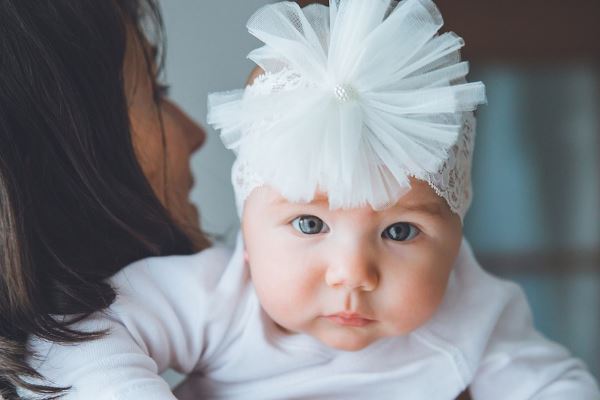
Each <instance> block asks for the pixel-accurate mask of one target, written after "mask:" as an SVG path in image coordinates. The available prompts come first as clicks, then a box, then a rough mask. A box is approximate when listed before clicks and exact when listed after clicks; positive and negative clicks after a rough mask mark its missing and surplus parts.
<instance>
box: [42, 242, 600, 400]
mask: <svg viewBox="0 0 600 400" xmlns="http://www.w3.org/2000/svg"><path fill="white" fill-rule="evenodd" d="M111 284H112V285H114V287H115V289H116V290H117V292H118V297H117V300H116V301H115V303H114V304H113V305H112V306H111V307H110V308H109V309H108V311H106V312H105V313H96V314H94V315H93V316H92V317H90V318H88V319H87V320H86V321H84V322H82V323H79V324H77V325H76V326H75V327H76V328H77V329H83V330H94V331H97V330H102V329H108V330H109V331H110V333H109V334H108V335H107V336H105V337H103V338H102V339H99V340H96V341H91V342H85V343H83V344H80V345H69V346H64V345H57V344H50V343H48V342H45V341H40V340H32V341H31V345H32V347H33V349H35V350H36V351H37V352H38V353H39V355H40V356H41V357H42V361H36V360H32V361H31V364H32V365H33V366H34V367H36V368H38V370H39V371H40V372H41V373H42V374H43V375H45V376H46V377H47V378H48V379H50V380H51V381H52V382H53V383H54V384H56V385H59V386H72V389H71V391H70V392H69V394H68V395H67V396H66V397H65V399H69V400H70V399H85V400H109V399H111V400H116V399H120V400H167V399H175V397H174V395H173V394H172V393H171V391H170V389H169V386H168V385H167V384H166V383H165V382H164V381H163V380H162V379H161V378H160V376H159V374H160V373H161V372H162V371H164V370H165V369H167V368H174V369H176V370H178V371H181V372H184V373H194V374H195V375H194V378H193V379H194V380H193V385H194V386H195V387H196V388H197V397H196V398H197V399H216V398H219V399H221V398H223V399H252V400H266V399H378V400H381V399H407V400H421V399H422V400H438V399H439V400H450V399H454V398H456V396H457V395H458V394H459V393H460V392H462V391H463V390H464V389H465V388H466V387H467V386H468V387H470V390H471V393H472V396H473V398H474V399H475V400H479V399H481V400H496V399H498V400H500V399H502V400H506V399H510V400H525V399H536V400H541V399H543V400H565V399H569V400H571V399H572V400H598V399H600V392H599V390H598V387H597V384H596V383H595V381H594V378H593V377H592V376H591V374H590V373H589V372H588V371H587V370H586V369H585V366H584V365H583V364H582V363H581V362H580V361H578V360H577V359H574V358H572V357H571V355H570V354H569V353H568V352H567V351H566V350H565V349H564V348H563V347H561V346H559V345H557V344H555V343H553V342H550V341H548V340H547V339H545V338H544V337H542V336H541V335H540V334H539V333H538V332H536V331H535V329H534V328H533V325H532V319H531V313H530V310H529V307H528V305H527V302H526V300H525V297H524V295H523V293H522V291H521V290H520V289H519V288H518V287H517V285H515V284H513V283H509V282H506V281H503V280H500V279H498V278H495V277H493V276H491V275H489V274H488V273H486V272H485V271H483V270H482V269H481V268H480V267H479V265H478V264H477V262H476V261H475V259H474V257H473V254H472V252H471V249H470V248H469V245H468V244H467V243H466V241H463V244H462V247H461V250H460V255H459V257H458V259H457V262H456V265H455V268H454V270H453V272H452V275H451V278H450V282H449V286H448V290H447V293H446V296H445V299H444V302H443V304H442V306H441V308H440V309H439V310H438V312H437V313H436V314H435V316H434V317H433V318H432V319H431V320H430V321H429V322H428V323H426V324H425V325H424V326H422V327H421V328H419V329H417V330H416V331H414V332H413V333H411V334H409V335H408V336H403V337H395V338H388V339H382V340H380V341H377V342H375V343H374V344H372V345H370V346H368V347H367V348H365V349H363V350H361V351H357V352H344V351H338V350H334V349H331V348H328V347H326V346H325V345H323V344H321V343H320V342H318V341H317V340H316V339H314V338H312V337H310V336H307V335H302V334H296V335H286V334H284V333H282V332H281V331H280V330H279V329H277V328H276V327H275V326H274V324H273V322H272V321H271V320H270V319H269V318H268V316H266V315H265V313H264V312H263V311H262V309H261V306H260V304H259V302H258V299H257V296H256V294H255V291H254V288H253V286H252V283H251V281H250V278H249V275H248V272H247V268H245V264H244V259H243V249H242V244H241V240H240V241H239V243H238V246H237V249H236V250H235V252H234V254H233V256H231V254H230V252H228V251H227V250H225V249H223V248H212V249H208V250H205V251H203V252H201V253H198V254H196V255H193V256H173V257H161V258H150V259H145V260H142V261H139V262H136V263H133V264H132V265H130V266H128V267H127V268H125V269H124V270H122V271H121V272H120V273H118V274H117V275H116V276H115V277H114V278H112V279H111Z"/></svg>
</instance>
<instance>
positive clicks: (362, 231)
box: [242, 181, 462, 351]
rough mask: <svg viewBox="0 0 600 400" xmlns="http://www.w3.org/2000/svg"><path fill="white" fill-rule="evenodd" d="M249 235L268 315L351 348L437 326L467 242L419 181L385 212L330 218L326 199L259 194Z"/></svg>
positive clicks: (248, 219)
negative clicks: (435, 316) (434, 317)
mask: <svg viewBox="0 0 600 400" xmlns="http://www.w3.org/2000/svg"><path fill="white" fill-rule="evenodd" d="M242 228H243V234H244V240H245V244H246V252H247V253H246V255H247V259H248V263H249V266H250V273H251V276H252V281H253V283H254V286H255V288H256V292H257V294H258V297H259V299H260V301H261V304H262V306H263V308H264V310H265V312H266V313H267V314H268V315H269V316H270V317H271V318H272V319H273V320H274V321H275V322H276V324H277V325H278V326H279V327H281V328H282V329H283V330H284V331H286V332H290V333H298V332H301V333H305V334H309V335H311V336H313V337H315V338H317V339H319V340H320V341H322V342H323V343H325V344H327V345H329V346H331V347H333V348H337V349H340V350H348V351H355V350H360V349H362V348H364V347H366V346H368V345H369V344H371V343H373V342H374V341H376V340H377V339H380V338H384V337H388V336H398V335H404V334H407V333H409V332H411V331H413V330H415V329H416V328H418V327H419V326H420V325H422V324H423V323H425V322H426V321H427V320H428V319H430V318H431V317H432V315H433V314H434V313H435V311H436V309H437V308H438V306H439V305H440V303H441V302H442V298H443V296H444V292H445V290H446V286H447V283H448V277H449V274H450V271H451V269H452V266H453V264H454V261H455V259H456V257H457V254H458V250H459V247H460V243H461V239H462V226H461V222H460V219H459V217H458V216H456V215H455V214H453V213H452V212H451V211H450V209H449V207H448V205H447V204H446V203H445V201H444V200H443V199H441V198H440V197H438V196H437V195H436V194H435V192H434V191H433V190H432V189H431V188H430V187H429V186H428V185H427V184H426V183H423V182H420V181H413V185H412V189H411V190H410V192H409V193H407V194H406V195H405V196H403V197H402V198H401V199H400V201H398V203H397V204H396V205H395V206H393V207H391V208H388V209H386V210H383V211H373V210H372V209H371V208H370V207H364V208H358V209H351V210H333V211H332V210H329V207H328V203H327V198H326V197H321V198H317V199H316V200H315V201H313V202H311V203H308V204H297V203H290V202H288V201H286V200H285V199H284V198H283V197H281V196H280V195H279V194H278V193H277V192H276V191H275V190H273V189H271V188H269V187H263V188H259V189H256V190H254V192H253V193H252V194H251V195H250V196H249V197H248V199H247V200H246V204H245V209H244V218H243V224H242Z"/></svg>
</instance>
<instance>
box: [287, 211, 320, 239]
mask: <svg viewBox="0 0 600 400" xmlns="http://www.w3.org/2000/svg"><path fill="white" fill-rule="evenodd" d="M292 226H293V227H294V229H296V230H297V231H299V232H302V233H304V234H306V235H316V234H317V233H326V232H329V227H328V226H327V224H326V223H325V222H323V220H322V219H321V218H319V217H315V216H314V215H302V216H300V217H298V218H296V219H295V220H293V221H292Z"/></svg>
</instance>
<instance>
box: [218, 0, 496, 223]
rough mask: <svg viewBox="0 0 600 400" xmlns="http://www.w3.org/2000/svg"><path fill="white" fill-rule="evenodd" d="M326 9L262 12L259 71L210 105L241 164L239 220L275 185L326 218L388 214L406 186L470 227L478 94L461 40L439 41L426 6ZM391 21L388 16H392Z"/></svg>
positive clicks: (416, 1) (381, 2) (280, 7)
mask: <svg viewBox="0 0 600 400" xmlns="http://www.w3.org/2000/svg"><path fill="white" fill-rule="evenodd" d="M390 6H391V3H390V1H389V0H369V1H366V0H331V1H330V6H329V8H328V7H325V6H321V5H317V4H314V5H310V6H307V7H305V8H304V9H300V7H299V6H298V5H297V4H296V3H293V2H281V3H276V4H271V5H267V6H264V7H263V8H261V9H260V10H258V11H257V12H256V13H255V14H254V15H253V16H252V17H251V18H250V21H249V22H248V30H249V31H250V33H252V34H253V35H254V36H256V37H257V38H259V39H260V40H262V41H263V42H264V43H265V46H263V47H261V48H259V49H256V50H254V51H252V52H251V53H250V55H249V58H251V59H252V60H254V61H255V62H256V63H257V64H258V65H259V66H260V67H261V68H262V69H263V70H264V71H265V73H264V75H262V76H260V77H259V78H257V79H256V80H255V82H254V83H253V84H252V85H251V86H249V87H247V88H246V89H245V90H237V91H232V92H225V93H216V94H212V95H210V96H209V116H208V121H209V123H210V124H212V125H213V126H214V127H215V128H216V129H220V130H221V139H222V140H223V142H224V144H225V146H227V147H228V148H230V149H232V150H233V151H234V152H235V153H236V154H237V156H238V158H237V161H236V163H235V165H234V169H233V176H232V178H233V179H232V180H233V185H234V188H235V192H236V199H237V203H238V210H239V211H240V215H241V210H242V207H243V203H244V201H245V199H246V197H247V196H248V195H249V194H250V192H251V191H252V190H253V189H254V188H256V187H258V186H261V185H264V184H268V185H270V186H272V187H274V188H275V189H276V190H278V191H279V192H280V193H281V194H282V195H283V196H284V197H285V198H287V199H288V200H290V201H293V202H308V201H311V200H312V199H313V197H314V195H315V194H316V193H317V192H318V191H321V192H325V193H327V195H328V199H329V204H330V207H331V208H354V207H360V206H364V205H370V206H371V207H373V208H374V209H382V208H385V207H388V206H390V205H393V204H395V203H396V201H397V200H398V199H399V198H400V197H401V196H402V195H403V194H404V193H406V192H407V191H408V190H409V189H410V181H409V179H410V178H411V177H414V178H417V179H421V180H424V181H426V182H428V183H429V184H430V185H431V187H432V188H433V189H434V190H435V191H436V193H437V194H438V195H440V196H441V197H443V198H444V199H445V200H446V201H447V203H448V205H449V206H450V208H451V209H452V211H453V212H455V213H456V214H458V215H460V216H461V218H462V217H464V215H465V213H466V210H467V209H468V207H469V204H470V201H471V179H470V169H471V158H472V152H473V142H474V134H475V133H474V132H475V120H474V117H473V113H472V111H474V110H475V109H476V107H477V105H479V104H482V103H484V102H485V88H484V86H483V84H482V83H481V82H477V83H466V81H465V76H466V75H467V73H468V64H467V63H466V62H460V53H459V49H460V48H461V47H462V46H463V45H464V43H463V40H462V39H461V38H460V37H458V36H456V35H455V34H453V33H445V34H441V35H438V33H437V32H438V30H439V29H440V28H441V26H442V24H443V22H442V17H441V15H440V13H439V11H438V9H437V8H436V6H435V4H434V3H433V2H432V1H431V0H404V1H402V2H400V3H399V4H398V5H397V6H396V7H395V8H393V9H391V8H390ZM390 10H391V11H390Z"/></svg>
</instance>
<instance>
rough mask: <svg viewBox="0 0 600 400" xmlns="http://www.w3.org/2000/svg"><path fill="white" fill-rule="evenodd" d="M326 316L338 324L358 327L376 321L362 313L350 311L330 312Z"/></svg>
mask: <svg viewBox="0 0 600 400" xmlns="http://www.w3.org/2000/svg"><path fill="white" fill-rule="evenodd" d="M325 318H326V319H328V320H329V321H331V322H333V323H335V324H338V325H342V326H350V327H358V328H360V327H363V326H367V325H370V324H372V323H374V322H375V320H374V319H371V318H368V317H366V316H364V315H362V314H358V313H349V312H340V313H335V314H329V315H325Z"/></svg>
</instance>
